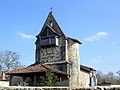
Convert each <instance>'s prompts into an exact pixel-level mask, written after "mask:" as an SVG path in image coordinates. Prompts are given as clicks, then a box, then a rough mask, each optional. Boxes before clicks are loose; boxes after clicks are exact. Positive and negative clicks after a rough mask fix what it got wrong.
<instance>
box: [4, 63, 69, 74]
mask: <svg viewBox="0 0 120 90" xmlns="http://www.w3.org/2000/svg"><path fill="white" fill-rule="evenodd" d="M49 70H50V71H52V72H54V73H58V74H64V75H67V74H66V73H64V72H62V71H60V70H58V69H55V68H53V67H51V66H49V65H46V64H35V65H30V66H28V67H26V68H23V69H18V70H13V71H10V72H8V73H6V74H8V75H15V74H26V73H39V72H46V71H49Z"/></svg>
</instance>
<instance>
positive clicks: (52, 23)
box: [37, 11, 67, 39]
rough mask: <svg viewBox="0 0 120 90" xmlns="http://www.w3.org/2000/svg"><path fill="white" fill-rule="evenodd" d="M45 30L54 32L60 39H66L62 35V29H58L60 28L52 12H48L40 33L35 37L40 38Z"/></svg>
mask: <svg viewBox="0 0 120 90" xmlns="http://www.w3.org/2000/svg"><path fill="white" fill-rule="evenodd" d="M46 28H50V30H51V31H54V32H55V33H56V34H59V35H61V36H62V37H64V38H66V39H67V37H66V35H65V34H64V33H63V31H62V29H61V28H60V26H59V25H58V23H57V21H56V20H55V18H54V15H53V12H52V11H51V12H49V14H48V16H47V19H46V21H45V23H44V25H43V27H42V29H41V32H40V33H39V34H38V35H37V37H38V36H41V35H42V33H43V32H44V31H45V30H46Z"/></svg>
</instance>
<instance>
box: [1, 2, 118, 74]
mask: <svg viewBox="0 0 120 90" xmlns="http://www.w3.org/2000/svg"><path fill="white" fill-rule="evenodd" d="M51 6H52V7H53V14H54V17H55V18H56V20H57V22H58V24H59V25H60V26H61V28H62V30H63V31H64V33H65V34H66V35H67V36H69V37H73V38H76V39H78V40H80V41H81V42H82V45H80V60H81V61H80V63H81V64H83V65H87V66H90V67H93V68H95V69H97V70H100V71H103V72H108V71H113V72H116V71H118V70H120V63H119V60H120V35H119V34H120V0H75V1H73V0H69V1H68V0H59V1H58V0H0V41H1V42H0V51H3V50H12V51H16V52H18V53H19V54H20V61H21V63H22V64H23V65H26V66H27V65H29V64H32V63H34V57H35V44H34V43H35V40H36V38H35V36H36V35H37V34H38V33H39V32H40V30H41V28H42V26H43V24H44V22H45V20H46V18H47V15H48V13H49V12H50V7H51Z"/></svg>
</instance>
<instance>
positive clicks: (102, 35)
mask: <svg viewBox="0 0 120 90" xmlns="http://www.w3.org/2000/svg"><path fill="white" fill-rule="evenodd" d="M107 35H108V33H107V32H98V33H96V34H95V35H92V36H90V37H87V38H85V41H89V42H94V41H98V40H100V39H103V38H105V37H107Z"/></svg>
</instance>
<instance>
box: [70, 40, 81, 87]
mask: <svg viewBox="0 0 120 90" xmlns="http://www.w3.org/2000/svg"><path fill="white" fill-rule="evenodd" d="M68 60H69V62H70V87H72V88H79V87H80V59H79V44H78V43H75V42H73V41H72V40H69V43H68Z"/></svg>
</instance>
